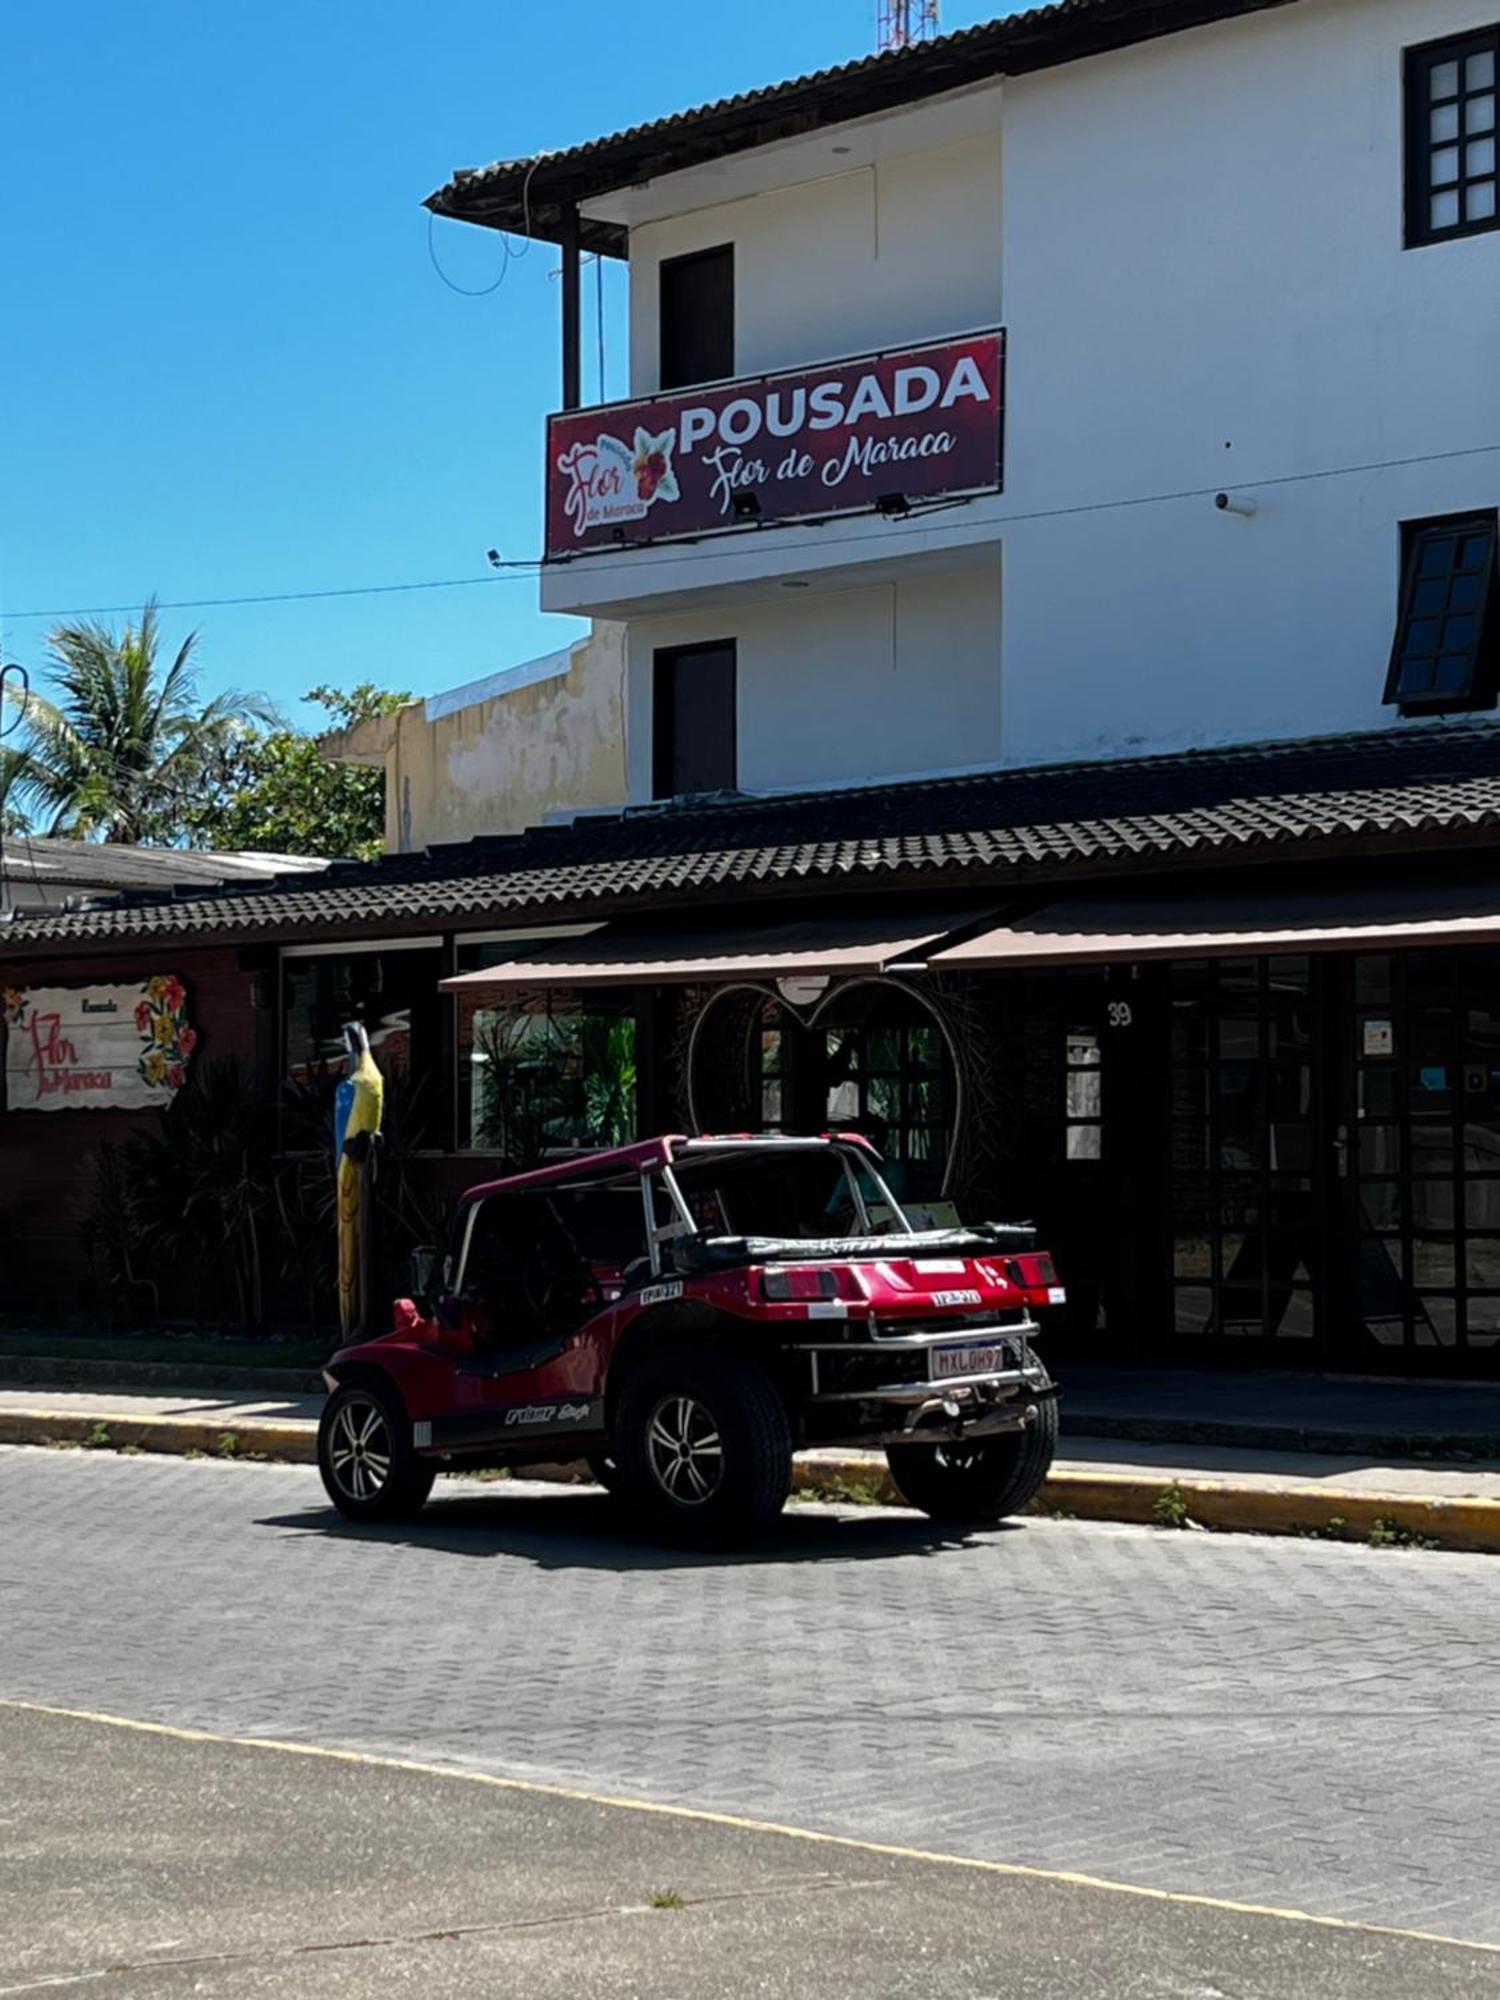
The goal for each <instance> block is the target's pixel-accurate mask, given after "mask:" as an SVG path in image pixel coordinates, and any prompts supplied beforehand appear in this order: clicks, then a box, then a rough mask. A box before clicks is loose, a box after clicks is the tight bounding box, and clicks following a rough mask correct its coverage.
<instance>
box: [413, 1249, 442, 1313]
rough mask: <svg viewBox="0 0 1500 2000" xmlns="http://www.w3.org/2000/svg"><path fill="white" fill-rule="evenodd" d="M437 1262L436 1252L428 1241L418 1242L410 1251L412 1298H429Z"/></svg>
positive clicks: (436, 1274) (438, 1259) (435, 1280)
mask: <svg viewBox="0 0 1500 2000" xmlns="http://www.w3.org/2000/svg"><path fill="white" fill-rule="evenodd" d="M439 1262H440V1258H439V1255H438V1252H437V1251H436V1250H434V1249H433V1247H432V1245H431V1244H430V1243H422V1244H419V1245H418V1247H417V1248H416V1249H415V1250H413V1251H412V1253H411V1289H412V1297H413V1298H417V1299H426V1298H431V1296H432V1291H433V1286H434V1285H435V1284H436V1282H437V1276H438V1265H439Z"/></svg>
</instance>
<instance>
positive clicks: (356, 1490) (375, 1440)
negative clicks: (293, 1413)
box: [318, 1382, 437, 1521]
mask: <svg viewBox="0 0 1500 2000" xmlns="http://www.w3.org/2000/svg"><path fill="white" fill-rule="evenodd" d="M318 1470H319V1471H320V1472H321V1473H322V1475H323V1485H324V1487H325V1488H326V1489H327V1493H328V1497H329V1499H330V1500H331V1501H332V1502H333V1504H334V1506H335V1507H337V1508H338V1510H339V1512H340V1513H341V1514H344V1515H346V1516H347V1517H348V1519H349V1520H351V1521H399V1520H403V1519H406V1518H409V1517H410V1516H411V1515H413V1514H416V1513H419V1512H420V1511H421V1508H422V1504H423V1502H424V1501H425V1500H426V1498H427V1496H428V1494H429V1493H430V1492H431V1491H432V1482H433V1480H434V1479H435V1478H436V1477H437V1467H436V1466H435V1465H432V1464H429V1463H428V1462H426V1461H425V1460H423V1459H420V1458H418V1457H417V1454H416V1452H415V1451H414V1450H413V1449H412V1442H411V1421H410V1419H409V1418H408V1416H407V1414H406V1409H405V1406H404V1405H403V1403H402V1401H401V1398H400V1396H399V1395H398V1394H397V1392H396V1390H395V1389H394V1387H387V1386H386V1385H385V1384H384V1383H375V1382H351V1383H349V1384H347V1386H345V1387H344V1388H341V1389H335V1390H334V1392H333V1394H332V1395H331V1396H330V1397H329V1398H328V1401H327V1402H326V1403H325V1404H324V1406H323V1415H322V1418H321V1420H320V1422H319V1424H318Z"/></svg>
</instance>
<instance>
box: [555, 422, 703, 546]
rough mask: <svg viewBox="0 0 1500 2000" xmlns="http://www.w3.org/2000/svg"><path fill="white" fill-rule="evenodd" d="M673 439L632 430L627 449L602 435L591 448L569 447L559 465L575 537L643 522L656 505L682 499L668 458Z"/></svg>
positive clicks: (666, 434)
mask: <svg viewBox="0 0 1500 2000" xmlns="http://www.w3.org/2000/svg"><path fill="white" fill-rule="evenodd" d="M676 442H677V433H676V430H675V429H674V428H672V427H671V426H669V427H668V428H667V429H666V430H664V431H658V432H655V433H652V432H651V431H646V430H642V429H640V428H639V427H637V429H636V433H635V436H634V438H633V440H632V441H631V443H629V444H626V442H625V440H624V439H623V438H617V437H611V436H610V435H609V433H608V432H607V431H601V432H600V434H599V436H598V437H596V438H595V439H594V440H593V441H592V442H591V443H589V442H585V441H583V440H580V441H579V442H578V443H577V444H574V445H570V446H569V448H568V449H567V450H566V451H565V452H563V453H562V455H561V456H560V457H559V459H558V461H557V469H558V471H559V472H562V473H565V474H566V475H567V478H568V481H569V485H568V492H567V498H566V499H565V500H564V502H563V509H564V512H565V513H566V514H567V517H568V520H569V521H570V523H571V524H572V528H573V533H574V534H575V535H582V534H584V533H586V532H587V531H588V529H590V528H598V527H609V526H610V525H611V524H613V523H615V522H623V521H641V520H644V519H645V517H646V514H647V513H648V511H649V510H650V509H651V508H652V507H654V506H655V505H656V503H657V502H658V501H663V502H670V501H673V500H677V499H680V498H681V495H680V492H679V490H678V485H677V474H676V471H675V470H674V468H673V465H672V452H673V448H674V446H675V444H676Z"/></svg>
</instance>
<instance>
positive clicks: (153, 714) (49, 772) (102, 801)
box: [0, 601, 279, 842]
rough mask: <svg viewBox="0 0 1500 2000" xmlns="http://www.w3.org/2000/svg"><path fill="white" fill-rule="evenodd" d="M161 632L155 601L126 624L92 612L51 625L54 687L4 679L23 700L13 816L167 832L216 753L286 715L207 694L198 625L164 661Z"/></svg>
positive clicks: (92, 832) (63, 825)
mask: <svg viewBox="0 0 1500 2000" xmlns="http://www.w3.org/2000/svg"><path fill="white" fill-rule="evenodd" d="M160 642H161V629H160V625H159V622H158V619H157V615H156V605H155V603H154V601H153V602H149V603H148V604H147V605H146V607H145V609H144V610H143V611H142V613H141V620H140V623H139V625H127V626H126V627H125V628H124V630H123V631H122V632H114V631H112V630H111V629H110V628H109V627H108V626H106V625H100V624H97V623H95V622H94V621H92V620H85V621H84V622H82V623H79V624H66V625H59V626H58V627H57V628H56V629H55V630H54V631H53V632H51V633H50V634H49V635H48V638H47V654H48V679H49V681H50V683H51V689H52V692H51V693H50V694H49V693H44V692H43V691H42V690H41V689H39V688H36V687H33V688H32V690H31V692H30V693H29V694H27V695H25V696H24V697H23V696H22V695H21V694H20V692H19V690H16V689H12V688H7V689H6V690H5V700H6V708H7V713H8V714H12V713H14V712H15V711H16V710H19V718H18V727H17V729H16V732H15V735H14V737H13V738H12V739H11V741H10V742H9V743H8V744H7V746H6V751H5V756H4V768H3V770H0V785H3V807H4V812H5V816H6V818H7V820H11V821H14V820H15V819H16V818H17V817H18V816H19V815H24V816H25V819H26V822H27V824H28V825H29V826H30V827H31V828H32V829H33V830H34V831H36V832H39V833H44V834H51V835H72V836H75V837H77V838H80V839H96V840H111V841H164V842H169V841H171V840H173V839H174V838H178V837H180V832H179V829H180V822H181V817H182V812H183V808H184V802H185V801H187V800H189V799H191V798H192V797H193V796H194V794H195V793H196V792H197V790H198V789H199V787H200V786H201V784H202V782H203V777H204V773H205V771H206V770H207V769H208V767H209V766H210V764H211V763H212V762H213V761H214V760H215V759H216V758H218V757H220V756H222V755H223V754H224V752H225V751H226V749H227V748H228V746H229V745H230V744H232V743H233V742H234V741H235V740H236V739H237V738H239V737H241V736H242V735H244V734H245V732H246V731H248V730H252V729H254V728H255V727H256V726H258V725H261V726H264V725H270V726H275V725H276V724H277V723H278V722H279V717H277V715H276V711H275V709H274V708H273V707H272V705H271V704H270V703H269V702H268V701H266V699H265V698H264V696H261V695H249V694H241V693H239V692H237V691H236V690H234V689H228V690H226V691H225V692H224V693H222V694H218V695H215V696H214V697H213V698H212V700H209V701H201V700H200V699H199V695H198V673H197V666H196V663H195V660H194V653H195V650H196V647H197V643H198V635H197V633H196V632H190V633H189V634H188V636H187V637H186V638H185V639H184V640H183V642H182V644H181V645H180V646H179V647H178V649H177V652H176V654H175V655H174V656H173V659H172V661H171V664H170V665H169V666H166V667H163V666H162V664H161V661H160V659H159V657H158V653H159V647H160Z"/></svg>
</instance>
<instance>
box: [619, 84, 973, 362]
mask: <svg viewBox="0 0 1500 2000" xmlns="http://www.w3.org/2000/svg"><path fill="white" fill-rule="evenodd" d="M998 111H999V102H998V97H996V98H995V99H994V102H993V105H992V108H991V109H990V110H989V112H988V114H987V117H986V122H987V123H988V124H989V125H990V127H991V129H990V130H988V131H987V132H983V133H981V134H979V135H978V136H975V137H970V138H965V139H959V140H957V141H954V142H952V143H950V144H947V145H943V146H938V147H933V148H930V149H928V150H924V151H921V152H918V153H915V154H911V155H899V154H898V155H896V156H894V157H891V158H887V159H881V160H876V161H874V162H873V163H872V164H871V165H869V166H864V167H856V168H853V169H850V170H846V171H838V166H839V162H838V160H837V158H836V157H834V156H833V155H832V153H831V151H830V152H829V153H828V155H827V169H828V177H827V178H825V179H820V180H813V181H810V182H806V183H804V184H802V185H799V186H798V187H797V188H796V189H795V191H794V193H792V194H788V193H787V192H785V191H780V192H776V193H771V194H763V195H750V196H745V197H742V198H739V199H736V200H732V201H729V202H725V203H720V204H715V205H713V206H710V207H706V208H700V209H694V210H692V211H690V212H689V213H687V214H684V215H678V216H674V217H671V218H670V219H667V220H664V221H661V222H654V223H646V224H643V225H642V226H640V227H639V228H637V229H635V230H634V231H632V234H631V239H630V300H631V304H630V378H631V393H632V394H633V395H637V396H645V395H649V394H650V393H651V392H652V391H653V390H654V389H655V388H656V386H657V364H658V362H659V360H660V337H659V332H658V317H657V308H658V304H659V296H660V289H661V287H660V279H659V268H660V265H661V262H662V260H663V259H664V258H668V257H680V256H684V255H686V254H687V253H688V252H690V251H693V250H706V249H709V248H711V247H712V246H714V245H715V244H720V243H732V244H733V245H734V285H735V373H736V374H737V375H754V374H758V373H760V372H761V371H763V370H766V369H772V368H792V367H800V366H801V365H802V364H803V363H805V362H812V361H820V360H830V359H834V358H836V357H838V356H840V355H846V354H868V353H873V352H874V351H876V350H877V349H879V348H885V347H899V346H906V345H909V344H912V343H914V342H917V341H921V340H928V339H931V338H933V337H934V336H936V335H939V334H945V333H965V332H968V331H970V330H972V329H974V328H976V327H985V326H995V325H998V324H999V321H1000V279H1001V257H1000V222H1001V214H1002V205H1001V200H1000V134H999V130H998ZM965 122H967V121H965ZM681 178H682V179H683V180H684V181H686V180H687V179H689V176H686V175H684V176H681Z"/></svg>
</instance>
